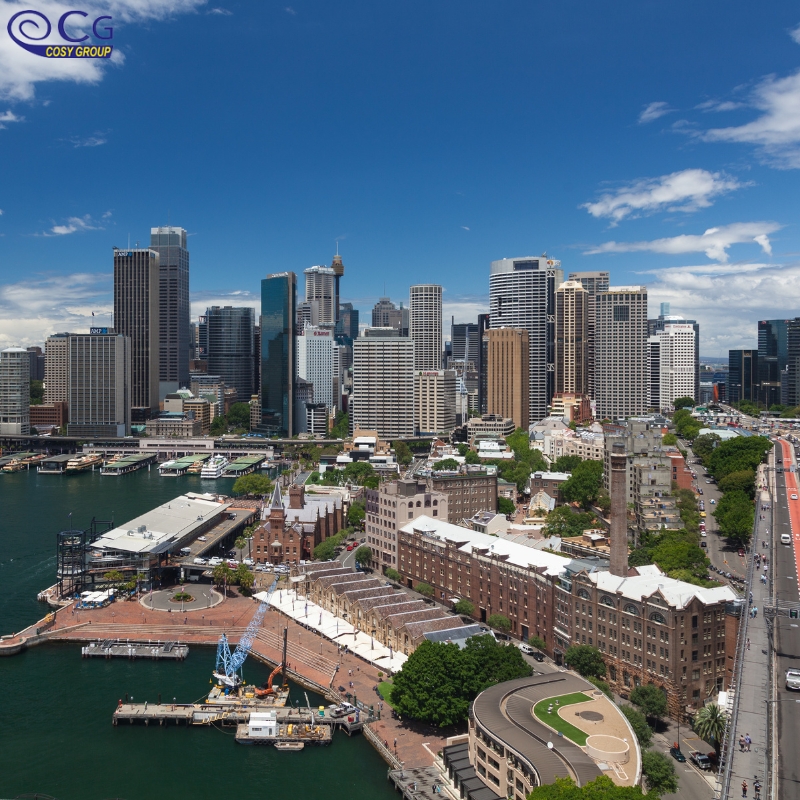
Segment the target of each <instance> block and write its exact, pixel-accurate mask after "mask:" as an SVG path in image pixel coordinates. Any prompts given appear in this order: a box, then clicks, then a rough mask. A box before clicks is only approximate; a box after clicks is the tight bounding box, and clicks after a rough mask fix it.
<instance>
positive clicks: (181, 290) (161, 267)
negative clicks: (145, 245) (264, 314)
mask: <svg viewBox="0 0 800 800" xmlns="http://www.w3.org/2000/svg"><path fill="white" fill-rule="evenodd" d="M150 249H151V250H154V251H155V252H156V253H158V272H159V278H158V292H159V311H158V314H159V316H158V323H159V327H158V335H159V359H158V380H159V382H160V384H161V385H160V387H159V400H163V399H164V396H165V395H166V394H167V392H175V391H177V390H178V389H180V388H181V387H186V386H188V385H189V361H190V360H191V358H192V341H191V334H190V331H189V322H190V320H189V251H188V250H187V249H186V231H185V230H184V229H183V228H175V227H171V226H170V227H159V228H150Z"/></svg>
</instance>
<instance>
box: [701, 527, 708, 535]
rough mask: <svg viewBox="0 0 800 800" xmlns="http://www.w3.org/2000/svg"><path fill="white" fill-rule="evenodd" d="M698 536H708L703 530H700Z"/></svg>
mask: <svg viewBox="0 0 800 800" xmlns="http://www.w3.org/2000/svg"><path fill="white" fill-rule="evenodd" d="M700 535H701V536H708V534H707V533H706V529H705V528H700Z"/></svg>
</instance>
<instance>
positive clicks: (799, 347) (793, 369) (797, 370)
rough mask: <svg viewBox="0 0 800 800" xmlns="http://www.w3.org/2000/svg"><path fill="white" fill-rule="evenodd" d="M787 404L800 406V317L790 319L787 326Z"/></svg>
mask: <svg viewBox="0 0 800 800" xmlns="http://www.w3.org/2000/svg"><path fill="white" fill-rule="evenodd" d="M787 340H788V342H787V364H786V405H788V406H790V407H791V408H796V407H797V406H800V317H795V318H794V319H790V320H789V325H788V328H787Z"/></svg>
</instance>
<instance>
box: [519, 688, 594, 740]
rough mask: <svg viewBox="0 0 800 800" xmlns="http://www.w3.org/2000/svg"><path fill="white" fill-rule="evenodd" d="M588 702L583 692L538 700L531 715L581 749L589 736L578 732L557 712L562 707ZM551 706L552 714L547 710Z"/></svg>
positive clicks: (580, 731) (588, 698)
mask: <svg viewBox="0 0 800 800" xmlns="http://www.w3.org/2000/svg"><path fill="white" fill-rule="evenodd" d="M556 700H558V705H556ZM589 700H591V698H590V697H589V696H588V695H585V694H584V693H583V692H573V693H572V694H562V695H561V696H560V697H550V698H548V699H547V700H540V701H539V702H538V703H537V704H536V705H535V706H534V707H533V714H534V716H535V717H536V718H537V719H538V720H540V721H541V722H543V723H544V724H545V725H549V726H550V727H551V728H553V729H554V730H557V731H558V732H559V733H562V734H564V736H566V737H567V739H570V740H572V741H573V742H575V744H577V745H580V746H581V747H585V746H586V739H587V738H588V737H589V734H587V733H584V732H583V731H582V730H579V729H578V728H576V727H575V726H574V725H571V724H570V723H569V722H567V721H566V720H564V719H562V718H561V717H560V716H559V715H558V710H559V709H560V708H563V707H564V706H571V705H572V704H573V703H587V702H589ZM551 704H552V706H553V711H552V713H548V712H547V709H548V707H549V706H550V705H551Z"/></svg>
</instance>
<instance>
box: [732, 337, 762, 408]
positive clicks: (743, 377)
mask: <svg viewBox="0 0 800 800" xmlns="http://www.w3.org/2000/svg"><path fill="white" fill-rule="evenodd" d="M757 388H758V350H729V351H728V382H727V386H726V394H727V396H728V402H729V403H738V402H740V401H741V400H751V401H755V400H756V391H757Z"/></svg>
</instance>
